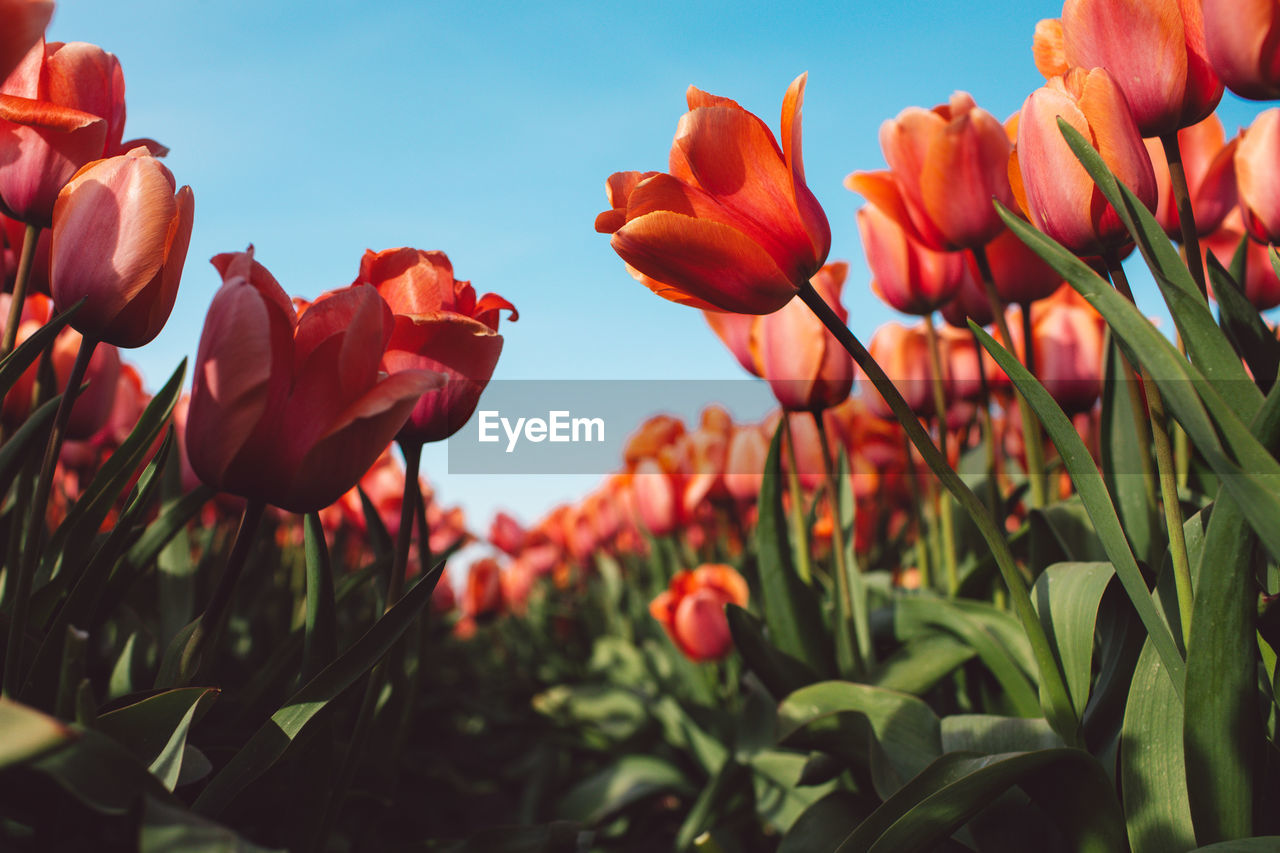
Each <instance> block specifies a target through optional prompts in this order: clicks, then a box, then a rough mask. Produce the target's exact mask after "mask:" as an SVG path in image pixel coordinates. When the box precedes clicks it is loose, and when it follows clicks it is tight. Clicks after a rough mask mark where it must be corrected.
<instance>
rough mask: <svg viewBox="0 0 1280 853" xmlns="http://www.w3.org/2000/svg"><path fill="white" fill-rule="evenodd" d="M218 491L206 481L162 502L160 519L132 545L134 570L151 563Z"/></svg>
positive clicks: (129, 560)
mask: <svg viewBox="0 0 1280 853" xmlns="http://www.w3.org/2000/svg"><path fill="white" fill-rule="evenodd" d="M215 494H217V492H215V491H214V490H213V489H211V488H209V487H208V486H206V485H204V484H203V483H202V484H200V485H199V486H196V487H195V488H194V489H192V490H191V491H189V492H187V493H186V494H185V495H183V496H182V497H180V498H177V499H176V500H171V501H166V502H165V503H164V504H163V505H161V507H160V513H159V515H157V516H156V520H155V521H153V522H151V524H149V525H147V529H146V530H145V531H144V532H143V534H142V535H141V536H139V537H138V541H137V542H134V543H133V545H132V546H130V548H129V550H128V552H127V553H126V554H125V557H124V561H125V564H126V565H127V566H129V567H130V568H131V569H134V570H142V569H145V568H147V567H148V566H150V565H151V564H152V562H154V561H155V560H156V558H157V557H158V556H159V555H160V552H161V551H163V550H164V547H165V546H166V545H168V544H169V542H170V540H172V539H173V537H174V536H176V535H177V533H178V531H179V530H182V529H183V528H184V527H186V526H187V523H188V522H190V521H191V519H193V518H195V517H196V515H197V513H199V512H200V510H201V509H203V508H204V505H205V504H207V503H208V502H209V501H210V499H212V498H213V496H214V495H215Z"/></svg>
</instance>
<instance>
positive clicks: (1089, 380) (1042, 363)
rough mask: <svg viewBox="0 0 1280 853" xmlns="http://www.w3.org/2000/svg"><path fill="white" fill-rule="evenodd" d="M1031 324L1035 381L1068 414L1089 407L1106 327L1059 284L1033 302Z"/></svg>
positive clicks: (1098, 381) (1097, 385) (1098, 382)
mask: <svg viewBox="0 0 1280 853" xmlns="http://www.w3.org/2000/svg"><path fill="white" fill-rule="evenodd" d="M1031 323H1032V325H1031V339H1032V345H1033V346H1034V347H1035V366H1036V378H1037V379H1039V380H1040V383H1041V384H1042V385H1044V387H1045V390H1047V391H1048V392H1049V394H1050V395H1051V396H1052V397H1053V399H1054V401H1055V402H1057V404H1058V405H1059V406H1061V407H1062V409H1063V411H1065V412H1066V413H1067V414H1070V415H1073V414H1076V413H1078V412H1086V411H1088V410H1089V409H1091V408H1093V404H1094V403H1095V402H1096V401H1097V399H1098V396H1099V395H1100V394H1101V393H1102V353H1103V345H1104V343H1105V340H1106V339H1105V331H1106V325H1105V324H1104V323H1103V321H1102V318H1101V317H1100V316H1099V315H1098V312H1097V311H1095V310H1094V309H1093V308H1092V307H1091V306H1090V305H1089V304H1088V303H1086V302H1085V301H1084V300H1083V299H1081V298H1080V297H1079V296H1077V294H1076V292H1075V291H1074V290H1072V289H1071V288H1070V287H1067V286H1065V285H1064V286H1063V287H1062V288H1061V289H1060V290H1059V291H1058V293H1056V294H1054V296H1052V297H1051V298H1049V299H1045V300H1042V301H1041V302H1038V303H1036V305H1035V306H1034V307H1033V308H1032V309H1031ZM1010 325H1020V324H1012V323H1011V324H1010Z"/></svg>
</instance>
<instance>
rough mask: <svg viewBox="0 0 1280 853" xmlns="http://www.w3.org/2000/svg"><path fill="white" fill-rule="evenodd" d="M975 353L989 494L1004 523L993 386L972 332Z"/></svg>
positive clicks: (1000, 519) (993, 506)
mask: <svg viewBox="0 0 1280 853" xmlns="http://www.w3.org/2000/svg"><path fill="white" fill-rule="evenodd" d="M969 335H970V337H972V338H973V351H974V353H976V354H977V357H978V385H979V387H981V388H982V402H981V404H980V405H979V408H978V411H979V422H980V424H981V429H982V444H983V448H984V451H985V455H986V463H987V492H988V499H989V500H990V501H991V507H990V509H991V514H992V515H993V516H995V519H996V521H998V522H1003V521H1004V510H1003V505H1002V503H1001V501H1000V481H999V479H998V474H997V471H996V426H995V423H994V419H993V418H992V417H991V385H990V384H989V383H988V382H987V364H986V359H985V358H984V356H983V354H982V344H981V343H980V342H979V341H978V336H977V335H976V334H974V332H973V331H972V330H970V331H969Z"/></svg>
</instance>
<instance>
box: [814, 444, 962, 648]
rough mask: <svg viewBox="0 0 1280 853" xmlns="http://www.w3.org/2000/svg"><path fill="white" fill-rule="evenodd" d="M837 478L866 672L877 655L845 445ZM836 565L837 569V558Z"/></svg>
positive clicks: (856, 632) (857, 631)
mask: <svg viewBox="0 0 1280 853" xmlns="http://www.w3.org/2000/svg"><path fill="white" fill-rule="evenodd" d="M836 482H837V483H839V489H838V491H839V494H838V495H836V496H834V499H835V500H836V501H837V503H838V504H839V507H840V518H839V523H840V527H841V530H842V532H843V534H844V566H845V575H846V576H847V577H848V580H849V597H850V598H851V599H852V602H851V603H852V605H853V614H852V615H853V627H854V635H855V638H856V640H857V645H858V658H859V660H860V661H861V666H862V669H863V671H864V672H865V670H867V669H870V668H871V667H873V666H875V663H876V658H875V648H874V647H873V646H872V644H871V614H870V611H869V609H868V606H867V584H866V580H865V578H864V577H863V575H862V569H861V568H859V566H858V554H857V551H856V550H855V548H854V545H855V543H856V540H857V529H856V518H855V513H856V512H857V501H856V499H855V498H854V494H853V478H852V477H851V476H850V474H849V455H848V454H847V453H846V452H845V449H844V448H843V447H840V448H838V458H837V460H836ZM945 507H946V504H945V502H944V508H945ZM945 511H947V512H950V509H949V508H945ZM835 566H836V570H837V571H838V570H839V562H838V561H837V562H836V564H835ZM839 630H843V629H839Z"/></svg>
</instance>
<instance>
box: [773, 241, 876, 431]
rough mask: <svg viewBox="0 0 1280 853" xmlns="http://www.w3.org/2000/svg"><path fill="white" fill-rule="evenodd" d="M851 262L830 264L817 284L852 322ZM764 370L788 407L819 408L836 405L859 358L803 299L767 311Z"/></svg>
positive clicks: (798, 409)
mask: <svg viewBox="0 0 1280 853" xmlns="http://www.w3.org/2000/svg"><path fill="white" fill-rule="evenodd" d="M848 272H849V265H848V264H846V263H835V264H827V265H826V266H825V267H823V268H822V269H821V270H819V271H818V273H817V274H816V275H815V276H814V277H813V280H812V283H813V287H814V289H815V290H816V291H817V292H818V294H819V295H820V296H821V297H822V299H823V301H825V302H826V303H827V304H828V305H830V306H831V307H832V308H833V309H834V310H835V312H836V314H837V315H838V316H839V317H840V319H841V321H842V322H847V321H848V317H849V312H848V311H846V310H845V308H844V306H843V305H841V304H840V291H841V290H842V289H843V288H844V280H845V276H846V275H848ZM756 331H757V334H758V335H759V338H760V343H759V347H758V351H759V359H760V367H761V371H760V372H761V373H762V374H763V375H764V378H765V379H766V380H767V381H768V382H769V387H770V388H772V389H773V395H774V397H776V398H777V400H778V402H779V403H780V404H781V405H782V407H783V408H784V409H786V410H788V411H792V412H810V411H813V412H816V411H821V410H823V409H826V408H829V407H831V406H834V405H836V404H837V403H839V402H840V401H841V400H843V399H845V398H846V397H848V396H849V390H850V389H851V388H852V387H853V370H854V368H853V359H851V358H850V357H849V354H848V353H847V352H846V351H845V349H844V347H842V346H841V345H840V342H839V341H837V340H836V339H835V336H834V335H832V334H831V333H830V332H829V331H827V329H826V327H825V326H823V324H822V321H821V320H819V319H818V317H817V316H816V315H815V314H814V313H813V312H812V311H810V310H809V307H808V306H807V305H805V304H804V303H803V302H800V301H799V300H794V301H792V302H790V303H789V304H787V305H786V306H784V307H783V308H781V309H780V310H778V311H777V312H775V313H773V314H770V315H768V316H767V317H762V318H761V319H760V324H759V326H758V327H757V329H756Z"/></svg>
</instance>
